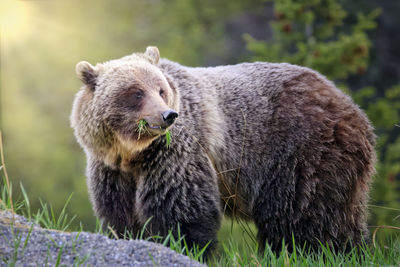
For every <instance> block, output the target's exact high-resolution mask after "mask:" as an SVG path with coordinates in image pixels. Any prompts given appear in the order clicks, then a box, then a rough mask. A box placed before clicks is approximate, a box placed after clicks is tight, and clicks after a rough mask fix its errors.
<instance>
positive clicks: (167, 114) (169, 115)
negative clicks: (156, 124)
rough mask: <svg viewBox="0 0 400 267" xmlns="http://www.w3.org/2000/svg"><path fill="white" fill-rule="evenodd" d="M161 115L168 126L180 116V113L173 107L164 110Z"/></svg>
mask: <svg viewBox="0 0 400 267" xmlns="http://www.w3.org/2000/svg"><path fill="white" fill-rule="evenodd" d="M161 115H162V117H163V120H164V123H165V124H166V125H167V127H168V126H170V125H171V124H172V123H174V121H175V119H176V118H178V113H177V112H176V111H175V110H172V109H169V110H167V111H164V112H163V113H162V114H161Z"/></svg>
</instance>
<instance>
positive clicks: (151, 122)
mask: <svg viewBox="0 0 400 267" xmlns="http://www.w3.org/2000/svg"><path fill="white" fill-rule="evenodd" d="M159 57H160V55H159V51H158V49H157V48H156V47H148V48H147V49H146V52H145V53H144V54H132V55H131V56H127V57H124V58H121V59H117V60H112V61H108V62H105V63H101V64H97V65H96V66H92V65H91V64H90V63H88V62H85V61H82V62H79V63H78V64H77V66H76V72H77V75H78V77H79V78H80V80H81V81H82V82H83V84H84V86H83V87H82V88H81V90H80V91H79V92H78V93H77V95H76V97H75V101H74V104H73V108H72V115H71V125H72V128H73V129H74V131H75V135H76V137H77V139H78V142H79V143H80V144H81V146H82V147H83V148H84V149H85V151H86V152H87V154H88V156H96V157H98V158H100V159H102V160H104V162H105V163H106V164H107V165H109V166H116V165H119V164H121V166H122V167H123V166H124V165H126V164H127V163H128V162H129V161H130V160H131V159H132V157H134V156H135V154H137V153H138V152H140V151H141V150H143V149H144V148H146V147H148V146H149V145H150V144H151V142H152V141H153V140H154V139H155V138H157V137H158V136H159V135H162V134H165V132H166V130H167V128H168V126H169V125H166V124H165V119H164V118H163V115H162V114H163V113H164V112H168V111H175V112H179V110H178V108H179V103H178V101H179V100H178V99H179V95H178V91H177V90H176V88H175V86H174V84H173V82H172V81H171V79H169V78H168V77H166V76H165V75H164V74H163V73H162V72H161V71H160V69H159V68H158V67H157V66H156V65H157V63H158V60H159ZM142 119H144V120H146V122H147V123H148V124H147V125H146V127H145V128H144V130H143V131H142V132H141V133H140V135H139V132H138V122H139V121H140V120H142ZM88 152H89V153H88Z"/></svg>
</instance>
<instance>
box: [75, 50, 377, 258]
mask: <svg viewBox="0 0 400 267" xmlns="http://www.w3.org/2000/svg"><path fill="white" fill-rule="evenodd" d="M76 71H77V75H78V77H79V78H80V80H81V81H82V82H83V87H82V88H81V90H80V91H79V92H78V93H77V95H76V97H75V101H74V104H73V109H72V115H71V125H72V127H73V129H74V132H75V135H76V138H77V140H78V142H79V143H80V145H81V146H82V147H83V149H84V151H85V153H86V156H87V170H86V175H87V183H88V188H89V192H90V198H91V202H92V204H93V206H94V211H95V214H96V215H97V216H99V217H100V218H101V220H102V222H103V223H104V224H105V225H110V226H111V227H112V228H113V229H114V230H115V231H116V232H117V233H119V234H120V235H123V234H124V233H125V231H131V232H133V233H135V232H137V231H138V230H140V229H142V227H144V225H145V224H146V222H148V224H147V231H148V234H149V235H161V236H165V235H166V234H168V231H169V230H172V232H173V233H175V234H176V231H177V230H176V229H177V228H178V225H179V228H180V232H181V234H183V235H184V236H185V239H186V242H187V243H188V244H189V245H190V246H193V245H194V244H197V245H199V246H205V245H206V244H208V243H210V244H211V245H210V247H211V246H212V245H213V244H214V243H215V242H216V239H217V237H216V236H217V231H218V228H219V226H220V221H221V217H222V215H227V216H232V217H234V218H241V219H244V220H251V221H253V222H254V223H255V225H256V226H257V229H258V241H259V246H260V248H261V249H263V248H264V247H265V245H266V244H268V245H270V246H271V248H272V249H273V250H275V251H279V250H280V249H281V246H282V242H283V240H286V244H289V247H290V244H292V238H293V239H294V241H295V242H296V243H297V244H300V245H301V246H303V245H306V246H308V247H310V248H318V247H319V246H320V243H322V244H328V245H329V246H331V247H332V248H335V249H344V248H345V247H347V244H352V245H357V244H360V243H361V242H362V240H363V239H366V238H367V237H368V230H367V224H366V217H367V208H366V206H367V201H368V193H369V187H370V182H371V176H372V175H373V173H374V163H375V151H374V145H375V135H374V133H373V128H372V126H371V124H370V123H369V121H368V119H367V117H366V115H365V114H364V113H363V112H362V111H361V110H360V109H359V107H358V106H357V105H355V104H354V103H353V101H352V100H351V99H350V97H349V96H347V95H345V94H344V93H343V92H341V91H340V90H339V89H337V88H336V87H335V86H334V84H333V83H331V82H329V81H327V79H326V78H324V77H323V76H322V75H321V74H319V73H317V72H315V71H313V70H311V69H308V68H305V67H300V66H295V65H290V64H285V63H284V64H275V63H265V62H254V63H242V64H238V65H230V66H218V67H206V68H204V67H186V66H182V65H180V64H178V63H175V62H172V61H169V60H166V59H161V60H160V55H159V51H158V49H157V48H156V47H148V48H147V50H146V52H145V53H134V54H132V55H130V56H126V57H123V58H121V59H116V60H111V61H108V62H105V63H101V64H97V65H96V66H92V65H91V64H90V63H88V62H84V61H83V62H79V63H78V64H77V67H76ZM139 121H144V126H143V129H142V130H143V131H139V129H138V123H139ZM167 132H168V134H170V135H171V138H170V140H168V142H167V138H166V133H167ZM169 142H170V143H169Z"/></svg>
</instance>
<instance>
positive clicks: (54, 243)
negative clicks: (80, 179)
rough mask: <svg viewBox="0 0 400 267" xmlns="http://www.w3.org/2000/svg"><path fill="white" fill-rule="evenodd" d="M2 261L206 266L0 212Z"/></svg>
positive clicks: (139, 244) (158, 249)
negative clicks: (55, 228) (44, 225)
mask: <svg viewBox="0 0 400 267" xmlns="http://www.w3.org/2000/svg"><path fill="white" fill-rule="evenodd" d="M28 235H29V237H28ZM27 238H28V241H26V240H27ZM0 258H1V263H0V265H1V266H6V265H11V264H12V263H15V265H16V266H45V265H49V266H56V265H58V266H63V265H67V266H77V265H83V266H88V265H89V266H204V265H202V264H200V263H199V262H196V261H193V260H191V259H189V258H188V257H186V256H184V255H181V254H178V253H176V252H174V251H172V250H170V249H169V248H167V247H164V246H162V245H160V244H156V243H152V242H148V241H143V240H115V239H110V238H108V237H106V236H103V235H100V234H93V233H87V232H80V233H78V232H72V233H69V232H61V231H56V230H48V229H43V228H41V227H39V226H38V225H37V224H33V223H31V222H29V221H28V220H27V219H26V218H24V217H22V216H19V215H16V214H13V213H11V212H7V211H0Z"/></svg>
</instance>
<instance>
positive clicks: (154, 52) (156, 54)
mask: <svg viewBox="0 0 400 267" xmlns="http://www.w3.org/2000/svg"><path fill="white" fill-rule="evenodd" d="M144 54H145V55H146V56H147V57H148V58H149V59H150V60H151V62H152V63H153V64H157V63H158V61H159V60H160V51H159V50H158V48H157V47H156V46H148V47H147V48H146V52H144Z"/></svg>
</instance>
